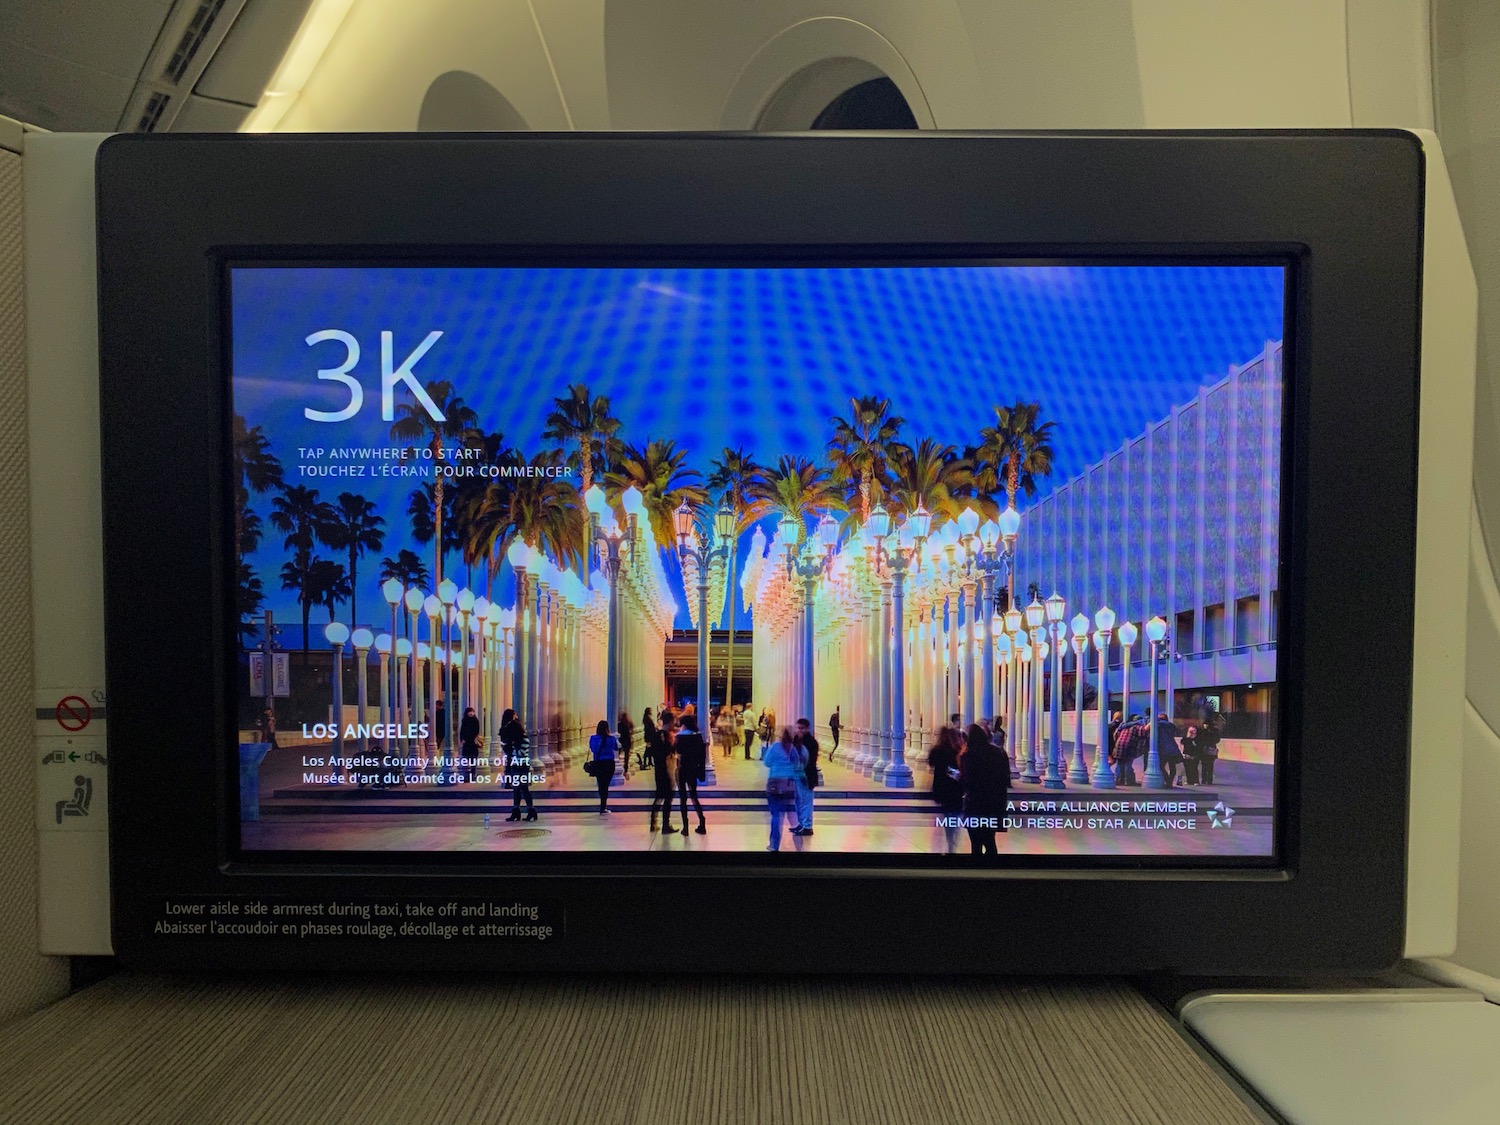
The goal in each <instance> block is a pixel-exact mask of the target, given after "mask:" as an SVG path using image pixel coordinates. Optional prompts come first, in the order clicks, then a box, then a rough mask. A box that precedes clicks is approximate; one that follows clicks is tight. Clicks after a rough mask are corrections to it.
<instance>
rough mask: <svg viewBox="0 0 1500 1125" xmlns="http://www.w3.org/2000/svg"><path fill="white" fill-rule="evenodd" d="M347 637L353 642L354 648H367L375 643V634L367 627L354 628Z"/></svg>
mask: <svg viewBox="0 0 1500 1125" xmlns="http://www.w3.org/2000/svg"><path fill="white" fill-rule="evenodd" d="M349 639H350V640H351V641H353V642H354V647H355V648H369V647H370V646H371V645H372V644H374V643H375V634H374V633H372V632H370V630H368V629H356V630H354V632H352V633H350V634H349Z"/></svg>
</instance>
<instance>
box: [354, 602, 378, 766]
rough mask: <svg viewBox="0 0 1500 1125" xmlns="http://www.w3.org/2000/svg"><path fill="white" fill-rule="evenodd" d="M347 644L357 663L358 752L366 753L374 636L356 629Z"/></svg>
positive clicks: (364, 630) (363, 630)
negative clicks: (369, 677) (350, 645)
mask: <svg viewBox="0 0 1500 1125" xmlns="http://www.w3.org/2000/svg"><path fill="white" fill-rule="evenodd" d="M349 643H350V644H352V645H353V646H354V656H355V659H356V660H358V661H359V678H358V680H357V681H356V682H357V683H358V685H359V688H358V691H359V694H358V695H357V696H355V699H356V701H357V702H358V705H359V717H358V718H357V719H355V729H356V730H357V731H358V732H359V739H358V741H359V752H360V753H361V754H364V753H366V752H367V751H368V750H369V748H370V738H369V735H368V734H367V733H366V732H367V731H368V730H369V724H370V717H369V716H368V715H367V714H366V713H365V708H366V707H368V706H369V686H368V684H367V679H368V675H369V670H370V649H371V647H372V646H373V645H374V644H375V634H374V633H372V632H370V630H368V629H356V630H354V632H352V633H350V634H349Z"/></svg>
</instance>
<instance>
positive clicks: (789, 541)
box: [776, 515, 802, 550]
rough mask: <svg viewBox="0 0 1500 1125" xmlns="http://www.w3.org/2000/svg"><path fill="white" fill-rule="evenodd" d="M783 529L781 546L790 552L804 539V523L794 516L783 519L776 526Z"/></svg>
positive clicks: (786, 516)
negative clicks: (798, 541)
mask: <svg viewBox="0 0 1500 1125" xmlns="http://www.w3.org/2000/svg"><path fill="white" fill-rule="evenodd" d="M776 526H777V527H779V528H780V529H781V545H782V546H783V547H785V548H787V549H788V550H790V549H791V548H793V547H795V546H796V545H797V540H799V539H801V538H802V521H801V520H799V519H797V517H795V516H792V515H785V516H782V517H781V522H780V523H779V524H777V525H776Z"/></svg>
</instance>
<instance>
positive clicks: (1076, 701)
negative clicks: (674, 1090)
mask: <svg viewBox="0 0 1500 1125" xmlns="http://www.w3.org/2000/svg"><path fill="white" fill-rule="evenodd" d="M1088 644H1089V619H1088V617H1087V616H1086V615H1085V614H1082V613H1080V614H1078V615H1077V616H1075V617H1074V618H1073V763H1072V765H1070V766H1069V767H1068V780H1069V781H1070V782H1072V783H1073V784H1074V785H1087V784H1088V783H1089V767H1088V763H1087V762H1085V761H1084V757H1083V681H1084V676H1083V664H1084V660H1083V654H1084V650H1085V649H1087V648H1088Z"/></svg>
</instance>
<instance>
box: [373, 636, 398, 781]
mask: <svg viewBox="0 0 1500 1125" xmlns="http://www.w3.org/2000/svg"><path fill="white" fill-rule="evenodd" d="M375 651H376V652H378V653H379V654H380V683H381V685H382V687H383V689H385V690H383V691H382V694H381V700H380V725H381V734H382V736H383V737H382V738H381V746H382V748H383V750H384V752H385V753H387V754H389V753H390V752H391V719H392V718H393V716H392V712H393V711H394V710H395V708H394V706H393V704H394V703H395V702H396V701H395V700H394V699H392V698H391V697H390V695H389V688H390V684H391V635H390V634H389V633H381V634H380V636H378V637H376V638H375Z"/></svg>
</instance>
